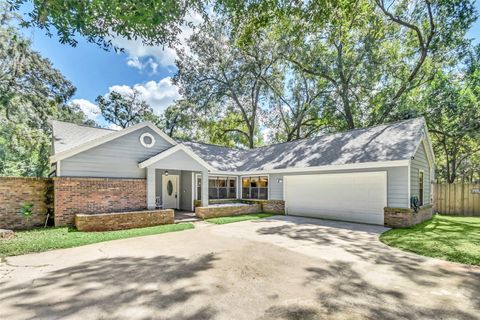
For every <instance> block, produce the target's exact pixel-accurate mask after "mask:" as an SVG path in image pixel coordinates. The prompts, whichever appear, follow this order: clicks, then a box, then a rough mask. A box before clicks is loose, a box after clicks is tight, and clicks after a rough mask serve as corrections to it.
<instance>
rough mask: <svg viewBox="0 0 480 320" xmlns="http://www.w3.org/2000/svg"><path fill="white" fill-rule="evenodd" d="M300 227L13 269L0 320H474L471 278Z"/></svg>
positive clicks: (134, 242)
mask: <svg viewBox="0 0 480 320" xmlns="http://www.w3.org/2000/svg"><path fill="white" fill-rule="evenodd" d="M384 230H385V229H384V228H382V227H376V226H368V225H361V224H350V223H341V222H331V221H322V220H314V219H306V218H293V217H272V218H269V219H263V220H257V221H246V222H239V223H232V224H228V225H219V226H218V225H210V224H208V225H207V224H206V223H199V225H198V228H196V229H194V230H187V231H182V232H177V233H169V234H162V235H156V236H147V237H141V238H134V239H125V240H117V241H111V242H105V243H100V244H94V245H88V246H84V247H78V248H72V249H64V250H56V251H51V252H44V253H39V254H30V255H24V256H18V257H11V258H8V259H7V260H6V261H4V262H3V263H2V264H0V319H82V320H85V319H479V315H480V269H479V268H476V267H467V266H463V265H460V264H454V263H448V262H445V261H441V260H436V259H429V258H423V257H420V256H417V255H414V254H409V253H405V252H402V251H399V250H395V249H391V248H389V247H387V246H385V245H383V244H382V243H380V242H379V241H378V235H379V234H380V233H381V232H383V231H384Z"/></svg>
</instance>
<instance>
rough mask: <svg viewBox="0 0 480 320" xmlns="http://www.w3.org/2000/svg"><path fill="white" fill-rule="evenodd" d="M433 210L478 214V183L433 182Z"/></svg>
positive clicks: (466, 214)
mask: <svg viewBox="0 0 480 320" xmlns="http://www.w3.org/2000/svg"><path fill="white" fill-rule="evenodd" d="M433 204H434V210H435V211H436V212H438V213H444V214H449V215H456V216H480V184H479V183H454V184H448V183H434V184H433Z"/></svg>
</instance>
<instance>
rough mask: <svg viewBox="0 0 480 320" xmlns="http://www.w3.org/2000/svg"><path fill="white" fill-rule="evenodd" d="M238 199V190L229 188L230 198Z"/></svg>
mask: <svg viewBox="0 0 480 320" xmlns="http://www.w3.org/2000/svg"><path fill="white" fill-rule="evenodd" d="M236 197H237V189H236V188H229V189H228V198H230V199H235V198H236Z"/></svg>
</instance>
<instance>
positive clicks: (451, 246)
mask: <svg viewBox="0 0 480 320" xmlns="http://www.w3.org/2000/svg"><path fill="white" fill-rule="evenodd" d="M380 240H381V241H382V242H384V243H386V244H388V245H390V246H392V247H397V248H400V249H403V250H406V251H411V252H415V253H418V254H421V255H424V256H428V257H435V258H440V259H444V260H449V261H456V262H461V263H465V264H473V265H480V217H452V216H442V215H436V216H434V217H433V219H431V220H428V221H425V222H423V223H420V224H418V225H416V226H413V227H410V228H405V229H392V230H389V231H387V232H385V233H383V234H382V235H381V236H380Z"/></svg>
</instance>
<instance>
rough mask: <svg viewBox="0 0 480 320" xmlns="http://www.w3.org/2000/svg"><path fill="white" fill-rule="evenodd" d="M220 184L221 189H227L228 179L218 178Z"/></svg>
mask: <svg viewBox="0 0 480 320" xmlns="http://www.w3.org/2000/svg"><path fill="white" fill-rule="evenodd" d="M217 181H218V182H217V183H218V184H217V186H218V187H220V188H225V187H226V186H227V179H226V178H218V180H217Z"/></svg>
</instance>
